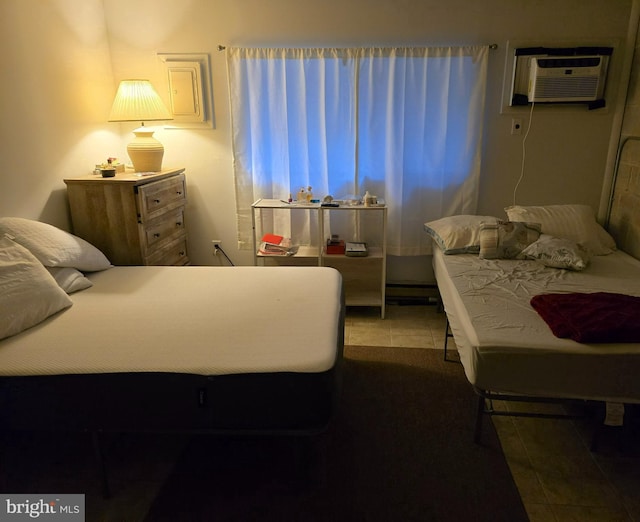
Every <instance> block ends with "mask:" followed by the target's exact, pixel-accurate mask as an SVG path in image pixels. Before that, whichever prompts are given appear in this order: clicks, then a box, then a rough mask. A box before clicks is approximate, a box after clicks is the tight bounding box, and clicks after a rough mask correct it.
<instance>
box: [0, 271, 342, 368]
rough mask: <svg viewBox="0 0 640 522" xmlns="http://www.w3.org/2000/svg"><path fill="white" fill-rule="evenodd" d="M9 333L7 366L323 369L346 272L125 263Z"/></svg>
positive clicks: (333, 346)
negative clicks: (54, 310)
mask: <svg viewBox="0 0 640 522" xmlns="http://www.w3.org/2000/svg"><path fill="white" fill-rule="evenodd" d="M89 278H90V280H91V281H92V282H93V283H94V285H93V287H92V288H89V289H87V290H83V291H81V292H78V293H76V294H72V296H71V298H72V300H73V302H74V304H73V306H71V308H69V309H67V310H65V311H63V312H61V313H59V314H56V315H55V316H52V317H50V318H49V319H47V320H46V321H44V322H43V323H41V324H40V325H38V326H36V327H34V328H31V329H29V330H27V331H25V332H23V333H21V334H19V335H16V336H14V337H10V338H7V339H4V340H2V341H0V375H3V376H17V375H60V374H78V373H112V372H113V373H116V372H118V373H119V372H174V373H190V374H197V375H222V374H234V373H248V372H251V373H253V372H285V371H286V372H305V373H306V372H323V371H326V370H328V369H330V368H331V367H332V366H333V364H334V362H335V360H336V356H337V353H338V352H337V350H338V339H339V332H338V328H340V327H341V323H340V313H341V290H342V280H341V277H340V274H339V272H337V271H336V270H334V269H332V268H324V267H195V266H185V267H164V266H163V267H159V266H154V267H149V266H145V267H115V268H111V269H109V270H106V271H104V272H98V273H93V274H90V275H89Z"/></svg>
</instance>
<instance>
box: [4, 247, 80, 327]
mask: <svg viewBox="0 0 640 522" xmlns="http://www.w3.org/2000/svg"><path fill="white" fill-rule="evenodd" d="M72 304H73V303H72V301H71V299H70V298H69V296H68V295H67V294H66V293H65V292H64V290H62V288H60V287H59V286H58V284H57V283H56V281H55V279H53V277H52V276H51V274H50V273H49V272H47V270H46V269H45V267H44V266H42V263H40V261H38V260H37V259H36V258H35V257H34V256H33V254H31V252H29V251H28V250H27V249H26V248H24V247H22V246H20V245H18V244H17V243H15V242H14V241H11V240H10V239H9V238H6V237H0V339H4V338H5V337H9V336H11V335H15V334H17V333H20V332H22V331H23V330H26V329H27V328H31V327H32V326H35V325H36V324H38V323H40V322H42V321H44V320H45V319H46V318H47V317H49V316H50V315H53V314H55V313H56V312H59V311H60V310H63V309H65V308H68V307H69V306H71V305H72Z"/></svg>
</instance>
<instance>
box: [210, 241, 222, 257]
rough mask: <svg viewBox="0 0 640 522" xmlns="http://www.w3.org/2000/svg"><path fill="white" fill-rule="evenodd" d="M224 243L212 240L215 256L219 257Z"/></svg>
mask: <svg viewBox="0 0 640 522" xmlns="http://www.w3.org/2000/svg"><path fill="white" fill-rule="evenodd" d="M221 243H222V240H220V239H212V240H211V244H212V245H213V255H214V256H217V255H218V250H219V249H220V248H221V247H220V244H221Z"/></svg>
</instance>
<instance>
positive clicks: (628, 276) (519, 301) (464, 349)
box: [433, 249, 640, 402]
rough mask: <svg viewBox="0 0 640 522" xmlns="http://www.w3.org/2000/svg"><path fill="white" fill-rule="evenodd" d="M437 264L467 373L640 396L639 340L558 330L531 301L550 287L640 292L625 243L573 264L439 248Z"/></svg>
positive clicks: (613, 396) (477, 380)
mask: <svg viewBox="0 0 640 522" xmlns="http://www.w3.org/2000/svg"><path fill="white" fill-rule="evenodd" d="M433 266H434V272H435V275H436V279H437V282H438V288H439V290H440V294H441V296H442V300H443V304H444V307H445V311H446V313H447V317H448V318H449V322H450V325H451V329H452V333H453V335H454V339H455V341H456V345H457V347H458V351H459V352H460V359H461V362H462V364H463V366H464V371H465V374H466V376H467V379H468V380H469V382H471V384H473V385H474V386H476V387H477V388H479V389H482V390H490V391H497V392H510V393H520V394H527V395H538V396H548V397H564V398H582V399H594V400H610V401H619V402H640V379H639V378H638V376H639V375H640V344H631V343H626V344H580V343H577V342H575V341H572V340H569V339H560V338H557V337H555V336H554V335H553V333H552V332H551V330H550V329H549V327H548V326H547V324H546V323H545V322H544V320H543V319H542V318H541V317H540V316H539V315H538V314H537V313H536V311H535V310H534V309H533V308H532V307H531V305H530V304H529V301H530V300H531V298H532V297H533V296H534V295H536V294H540V293H548V292H593V291H608V292H617V293H624V294H629V295H636V296H640V261H638V260H636V259H634V258H633V257H631V256H629V255H627V254H625V253H623V252H620V251H618V252H614V253H613V254H611V255H608V256H595V257H594V258H593V259H592V260H591V264H590V266H589V267H588V268H587V269H585V270H584V271H582V272H571V271H567V270H561V269H554V268H545V267H543V266H542V265H541V264H539V263H536V262H535V261H515V260H483V259H480V258H479V257H478V256H477V255H470V254H464V255H444V254H442V252H441V251H440V250H439V249H434V257H433Z"/></svg>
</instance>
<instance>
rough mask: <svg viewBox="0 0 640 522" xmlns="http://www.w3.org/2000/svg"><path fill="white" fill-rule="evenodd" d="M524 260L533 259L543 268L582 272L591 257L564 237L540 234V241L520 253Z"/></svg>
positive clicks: (576, 244)
mask: <svg viewBox="0 0 640 522" xmlns="http://www.w3.org/2000/svg"><path fill="white" fill-rule="evenodd" d="M522 255H523V256H524V257H525V259H535V260H536V261H540V262H541V263H542V264H543V265H545V266H550V267H553V268H566V269H568V270H584V269H585V268H587V265H588V264H589V261H590V260H591V255H590V254H589V252H587V251H586V250H585V249H584V248H583V247H582V246H580V245H579V244H578V243H576V242H574V241H572V240H571V239H567V238H564V237H553V236H550V235H548V234H542V235H541V236H540V239H538V241H536V242H535V243H531V244H530V245H529V246H528V247H527V248H525V249H524V250H523V251H522Z"/></svg>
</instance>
